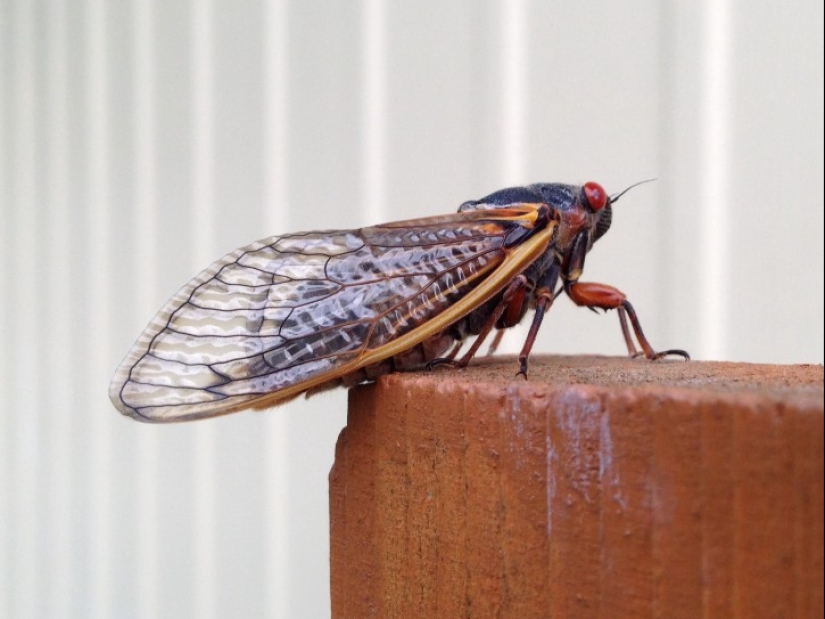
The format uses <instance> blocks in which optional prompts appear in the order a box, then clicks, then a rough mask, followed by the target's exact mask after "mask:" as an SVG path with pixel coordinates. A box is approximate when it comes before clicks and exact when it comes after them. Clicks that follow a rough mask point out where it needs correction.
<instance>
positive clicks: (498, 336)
mask: <svg viewBox="0 0 825 619" xmlns="http://www.w3.org/2000/svg"><path fill="white" fill-rule="evenodd" d="M503 337H504V329H499V330H498V331H496V334H495V335H494V336H493V341H492V342H490V347H489V348H488V349H487V356H488V357H492V356H493V355H494V354H496V351H497V350H498V345H499V344H501V340H502V338H503Z"/></svg>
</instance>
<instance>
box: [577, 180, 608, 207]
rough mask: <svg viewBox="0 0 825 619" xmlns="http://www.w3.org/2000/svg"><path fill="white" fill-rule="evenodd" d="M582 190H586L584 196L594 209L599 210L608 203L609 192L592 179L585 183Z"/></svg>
mask: <svg viewBox="0 0 825 619" xmlns="http://www.w3.org/2000/svg"><path fill="white" fill-rule="evenodd" d="M582 190H583V191H584V197H585V199H586V200H587V205H588V206H589V207H590V208H591V209H593V211H595V212H598V211H600V210H602V209H603V208H604V207H605V205H606V204H607V193H606V192H605V190H604V187H602V186H601V185H599V184H598V183H594V182H592V181H591V182H589V183H585V184H584V187H582Z"/></svg>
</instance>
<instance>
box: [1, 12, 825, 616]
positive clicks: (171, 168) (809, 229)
mask: <svg viewBox="0 0 825 619" xmlns="http://www.w3.org/2000/svg"><path fill="white" fill-rule="evenodd" d="M822 23H823V6H822V3H821V2H814V1H813V0H790V2H785V3H775V2H768V1H767V0H758V1H756V2H748V3H743V2H733V0H705V1H703V2H676V1H673V0H670V1H666V2H657V1H654V0H632V1H629V2H623V3H603V2H589V1H588V2H575V3H573V2H569V3H563V2H540V1H538V0H532V1H528V0H514V1H510V2H507V1H504V0H499V1H495V2H494V1H492V0H488V1H478V0H452V1H445V0H438V1H426V2H400V1H398V2H383V1H382V0H364V1H363V2H329V1H324V2H318V1H314V2H313V1H311V2H306V1H302V2H298V1H289V0H273V1H272V2H263V1H254V2H253V1H246V2H237V1H232V2H230V1H228V0H227V1H218V0H212V1H211V2H197V1H194V0H193V1H192V2H183V1H178V0H171V1H170V0H165V1H163V2H160V1H158V0H132V1H130V2H107V1H106V0H88V1H86V2H72V1H69V0H62V1H61V0H41V1H33V0H16V1H14V0H0V290H1V291H2V294H3V298H2V302H0V328H1V329H2V330H1V331H0V336H2V341H0V344H1V346H0V616H2V617H15V618H21V619H22V618H26V617H49V618H50V619H51V618H59V617H73V618H81V617H82V618H84V619H85V618H89V617H92V618H104V617H105V618H108V617H140V618H144V617H199V618H200V617H207V618H208V617H228V616H231V617H307V618H316V617H323V616H327V615H328V613H329V610H328V609H329V593H328V578H329V569H328V563H327V559H328V536H327V527H328V522H327V519H328V518H327V473H328V471H329V468H330V465H331V462H332V456H333V447H334V444H335V440H336V437H337V434H338V432H339V431H340V429H341V427H342V426H343V424H344V422H345V407H346V394H345V393H343V392H338V393H331V394H328V395H322V396H318V397H316V398H313V399H311V400H309V401H298V402H295V403H294V404H290V405H288V406H284V407H282V408H280V409H278V410H275V411H271V412H267V413H265V414H239V415H235V416H230V417H227V418H222V419H216V420H211V421H206V422H200V423H194V424H189V425H178V426H173V427H152V426H146V425H141V424H139V423H136V422H133V421H131V420H127V419H125V418H122V417H121V416H120V415H118V414H117V413H116V412H115V410H114V408H113V407H112V406H111V405H110V403H109V401H108V399H107V395H106V390H107V384H108V381H109V378H110V375H111V373H112V371H113V370H114V367H115V365H116V364H117V363H118V362H119V361H120V358H121V356H122V355H124V354H125V352H126V350H127V349H128V347H129V345H130V344H131V343H132V341H133V339H134V338H136V337H137V335H138V333H139V332H140V330H141V329H142V328H143V326H144V325H145V324H146V323H147V322H148V320H149V319H150V318H151V317H152V315H153V313H154V312H155V310H157V309H158V308H159V307H160V306H161V305H162V304H163V302H164V301H165V300H166V298H167V297H169V296H170V295H171V294H172V293H174V292H175V290H176V289H177V288H178V287H179V286H181V285H182V284H183V283H185V282H186V280H187V279H188V278H189V277H190V276H191V275H193V274H194V273H196V272H197V271H198V270H199V269H200V268H201V267H203V266H205V265H207V264H208V263H209V262H211V261H212V260H213V259H216V258H218V257H220V256H221V255H222V254H223V253H225V252H227V251H229V250H231V249H233V248H235V247H237V246H240V245H243V244H246V243H248V242H249V241H251V240H254V239H256V238H260V237H263V236H267V235H270V234H273V233H275V232H279V231H290V230H301V229H318V228H338V227H353V226H360V225H363V224H367V223H370V222H377V221H380V220H392V219H401V218H407V217H413V216H419V215H429V214H435V213H443V212H448V211H451V210H453V209H454V208H455V207H456V206H457V205H458V204H459V203H460V202H462V201H463V200H466V199H469V198H477V197H481V196H482V195H485V194H486V193H488V192H490V191H492V190H494V189H497V188H500V187H503V186H506V185H510V184H516V183H525V182H535V181H565V182H582V181H585V180H597V181H600V182H602V183H603V184H604V185H605V186H606V187H607V188H608V190H609V191H618V190H620V189H621V188H623V187H625V186H627V185H629V184H631V183H633V182H634V181H638V180H641V179H645V178H650V177H657V178H658V179H659V180H658V182H656V183H654V184H648V185H645V186H644V187H639V188H638V189H635V190H634V191H633V192H632V193H631V194H629V195H628V196H626V197H625V198H624V199H623V200H622V202H621V203H620V204H619V205H618V206H617V207H616V210H615V217H614V225H613V228H612V229H611V231H610V234H609V235H607V236H606V237H605V238H604V240H602V241H600V243H599V246H598V247H597V249H596V250H595V251H594V252H593V253H592V254H591V256H590V257H589V259H588V265H587V269H586V276H587V279H590V280H596V281H604V282H606V283H611V284H614V285H616V286H618V287H620V288H621V289H623V290H625V291H626V292H627V293H628V294H629V296H630V298H631V299H632V300H634V302H635V304H636V307H637V309H638V311H639V313H640V315H641V317H642V320H643V323H644V325H645V327H646V330H647V332H648V335H649V337H650V339H651V341H652V342H653V344H654V345H656V346H659V347H684V348H687V349H688V350H690V351H691V352H692V353H693V354H694V356H695V357H697V358H700V359H703V358H704V359H706V358H710V359H730V360H745V361H759V362H778V363H795V362H802V363H822V360H823V321H822V315H823V211H824V210H825V209H824V207H823V30H822V28H823V26H822ZM545 324H546V326H545V328H544V330H543V333H542V337H541V341H540V344H539V348H540V349H541V350H542V351H548V352H549V351H561V352H602V353H607V354H621V353H622V352H623V343H622V339H621V336H620V332H619V329H618V324H617V320H616V318H615V316H613V315H609V316H607V317H604V316H595V315H593V314H592V313H591V312H587V311H584V310H579V309H576V308H573V307H572V306H571V304H570V303H566V302H560V303H559V304H558V305H557V307H554V308H553V312H552V314H551V318H550V319H549V320H548V321H547V322H546V323H545ZM507 341H508V342H509V343H510V345H511V349H512V347H513V346H517V345H518V344H519V342H520V337H519V335H518V334H513V335H511V336H510V338H509V339H508V340H507Z"/></svg>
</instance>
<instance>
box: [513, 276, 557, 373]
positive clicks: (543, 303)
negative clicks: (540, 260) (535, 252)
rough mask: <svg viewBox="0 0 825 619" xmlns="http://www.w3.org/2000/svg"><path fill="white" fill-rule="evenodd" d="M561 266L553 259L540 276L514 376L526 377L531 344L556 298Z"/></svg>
mask: <svg viewBox="0 0 825 619" xmlns="http://www.w3.org/2000/svg"><path fill="white" fill-rule="evenodd" d="M560 271H561V266H560V264H559V263H558V262H556V261H553V262H552V263H551V264H550V267H549V268H548V269H547V271H545V272H544V274H543V275H542V276H541V280H540V281H539V285H538V288H536V310H535V313H534V314H533V322H532V323H530V330H529V331H528V332H527V337H526V338H525V340H524V345H523V346H522V347H521V352H520V353H519V355H518V373H517V374H516V376H519V375H521V376H524V378H527V365H528V363H529V359H530V351H531V350H532V349H533V344H534V343H535V341H536V336H537V335H538V332H539V328H540V327H541V322H542V320H544V315H545V314H546V313H547V310H548V309H550V306H551V305H553V300H554V299H555V298H556V293H555V292H554V290H555V288H556V285H557V283H558V281H559V273H560Z"/></svg>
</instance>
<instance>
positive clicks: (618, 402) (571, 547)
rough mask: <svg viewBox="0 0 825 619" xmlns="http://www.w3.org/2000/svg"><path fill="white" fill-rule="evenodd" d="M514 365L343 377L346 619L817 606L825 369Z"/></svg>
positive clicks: (549, 361) (334, 555)
mask: <svg viewBox="0 0 825 619" xmlns="http://www.w3.org/2000/svg"><path fill="white" fill-rule="evenodd" d="M515 367H516V364H515V361H514V360H512V359H496V360H493V361H486V360H485V361H482V362H479V363H475V364H473V366H472V367H470V368H468V369H466V370H463V371H434V372H428V373H419V374H404V375H392V376H387V377H383V378H382V379H381V380H379V381H378V383H377V384H375V385H369V386H363V387H359V388H356V389H354V390H352V391H351V392H350V411H349V420H348V425H347V427H346V428H345V430H344V431H343V432H342V433H341V437H340V438H339V441H338V446H337V448H336V460H335V465H334V467H333V469H332V472H331V473H330V511H331V568H332V575H331V585H332V611H333V612H332V616H333V617H334V618H336V619H343V618H345V617H346V618H350V617H358V618H362V617H380V618H385V617H410V618H413V617H414V618H418V617H446V618H454V617H478V618H488V617H502V618H509V617H513V618H516V617H517V618H520V619H521V618H530V617H542V618H546V617H559V618H566V617H603V618H607V617H610V618H616V617H668V618H670V617H690V618H694V617H705V618H709V619H711V618H717V617H718V618H753V617H796V618H807V617H822V616H823V612H824V611H823V593H822V590H823V587H822V582H823V368H822V366H767V365H751V364H733V363H705V362H690V363H683V362H678V361H677V362H655V363H651V362H648V361H646V360H629V359H619V358H604V357H544V358H536V359H534V360H533V364H532V366H531V376H530V380H529V381H524V380H521V379H516V378H514V377H513V374H514V372H515Z"/></svg>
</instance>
